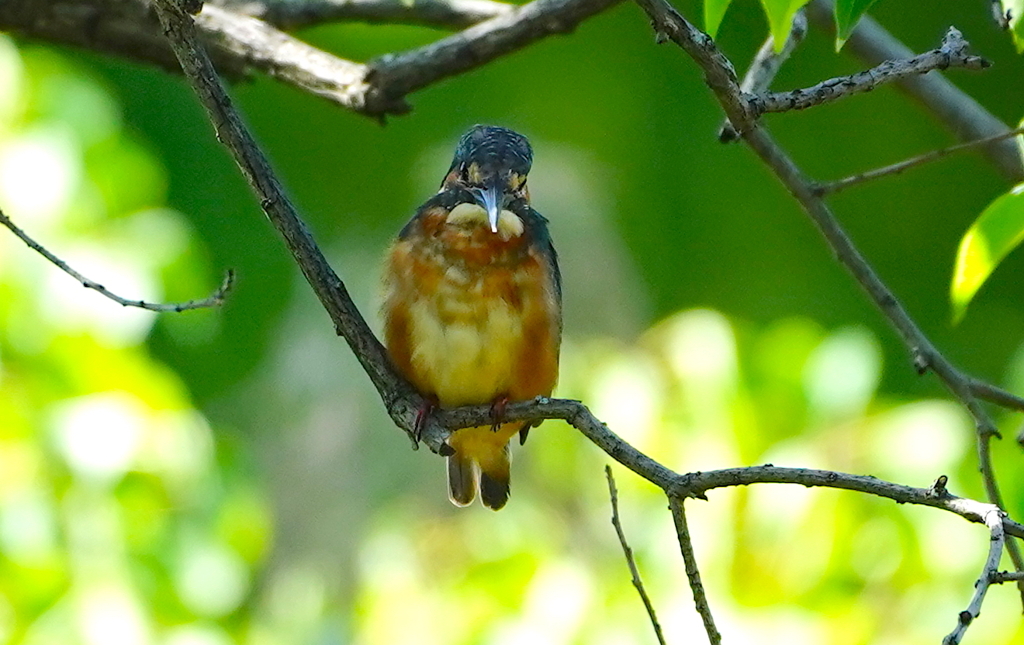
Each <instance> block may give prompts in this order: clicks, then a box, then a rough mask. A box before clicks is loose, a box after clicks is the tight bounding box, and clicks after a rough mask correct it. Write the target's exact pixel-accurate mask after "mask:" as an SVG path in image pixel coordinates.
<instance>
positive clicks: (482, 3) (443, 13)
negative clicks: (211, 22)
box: [215, 0, 516, 29]
mask: <svg viewBox="0 0 1024 645" xmlns="http://www.w3.org/2000/svg"><path fill="white" fill-rule="evenodd" d="M215 4H218V5H221V6H223V7H224V8H225V9H230V10H232V11H235V12H237V13H241V14H246V15H249V16H252V17H254V18H259V19H260V20H264V21H266V22H269V23H270V24H272V25H274V26H275V27H278V28H280V29H297V28H301V27H310V26H313V25H321V24H326V23H331V22H342V21H353V20H358V21H362V22H372V23H388V24H408V25H427V26H430V27H440V28H445V29H464V28H465V27H469V26H470V25H475V24H477V23H479V22H483V21H484V20H489V19H491V18H494V17H497V16H503V15H505V14H507V13H510V12H511V11H512V10H513V9H515V7H516V5H513V4H507V3H504V2H493V1H492V0H414V1H413V2H409V1H407V0H300V1H298V2H296V1H295V0H217V2H215Z"/></svg>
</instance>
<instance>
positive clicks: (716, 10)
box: [704, 0, 732, 38]
mask: <svg viewBox="0 0 1024 645" xmlns="http://www.w3.org/2000/svg"><path fill="white" fill-rule="evenodd" d="M731 1H732V0H704V30H705V31H706V32H708V34H709V35H710V36H711V37H712V38H714V37H715V36H716V35H717V34H718V28H719V27H720V26H721V25H722V18H725V12H726V10H727V9H728V8H729V3H730V2H731Z"/></svg>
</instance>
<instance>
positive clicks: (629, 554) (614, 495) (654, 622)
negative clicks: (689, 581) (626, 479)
mask: <svg viewBox="0 0 1024 645" xmlns="http://www.w3.org/2000/svg"><path fill="white" fill-rule="evenodd" d="M604 474H605V477H606V478H607V479H608V497H610V498H611V502H612V526H613V527H615V535H617V536H618V538H619V546H621V547H622V553H623V555H625V556H626V565H627V566H628V567H629V573H630V575H631V576H632V582H633V587H634V588H636V592H637V593H638V594H640V600H641V601H642V602H643V603H644V609H646V610H647V617H648V618H649V619H650V620H651V626H652V627H654V636H655V637H656V638H657V639H658V643H659V644H660V645H665V635H664V634H662V633H661V625H660V624H658V616H657V614H655V612H654V605H652V604H651V599H650V598H649V597H648V596H647V590H646V589H644V583H643V581H642V580H641V579H640V570H639V569H637V566H636V560H635V559H634V558H633V549H631V548H629V543H628V542H626V534H625V532H624V531H623V530H622V522H621V521H619V490H618V489H617V488H616V487H615V477H614V476H612V467H611V466H605V467H604Z"/></svg>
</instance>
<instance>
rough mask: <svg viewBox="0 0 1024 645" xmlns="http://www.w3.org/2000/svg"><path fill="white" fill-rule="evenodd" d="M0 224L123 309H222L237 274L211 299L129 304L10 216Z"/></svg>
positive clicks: (230, 274) (229, 276)
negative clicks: (57, 253)
mask: <svg viewBox="0 0 1024 645" xmlns="http://www.w3.org/2000/svg"><path fill="white" fill-rule="evenodd" d="M0 224H3V225H4V226H6V227H7V228H8V229H10V231H11V232H12V233H14V235H16V236H17V237H18V239H20V240H21V241H22V242H24V243H25V245H26V246H28V248H30V249H32V250H33V251H35V252H36V253H38V254H39V255H41V256H43V257H44V258H46V259H47V260H49V261H50V263H52V264H54V265H55V266H56V267H57V268H58V269H60V270H61V271H63V272H64V273H66V274H68V275H69V276H71V277H72V278H74V279H75V280H77V281H78V282H79V283H81V285H82V286H83V287H85V288H86V289H92V290H93V291H96V292H99V293H100V294H102V295H104V296H106V297H107V298H109V299H111V300H113V301H114V302H116V303H117V304H119V305H121V306H122V307H137V308H139V309H146V310H148V311H156V312H162V313H166V312H176V313H180V312H182V311H189V310H192V309H209V308H211V307H219V306H221V305H222V304H224V299H225V298H226V297H227V295H228V293H229V292H230V291H231V287H232V286H233V285H234V281H235V272H234V271H231V270H230V269H229V270H228V272H227V275H226V276H225V277H224V282H223V283H221V285H220V287H218V288H217V290H216V291H214V292H213V293H211V294H210V295H209V296H207V297H205V298H203V299H202V300H189V301H188V302H169V303H164V304H161V303H155V302H146V301H145V300H129V299H128V298H122V297H121V296H119V295H117V294H116V293H114V292H112V291H110V290H109V289H107V288H106V287H104V286H103V285H102V284H100V283H98V282H95V281H93V280H90V279H89V278H87V277H85V276H84V275H82V274H81V273H79V272H78V271H75V270H74V269H72V268H71V267H70V266H68V263H67V262H65V261H64V260H61V259H60V258H59V257H57V256H56V255H54V254H53V253H51V252H50V251H49V250H47V249H46V247H44V246H43V245H42V244H40V243H39V242H36V241H35V240H34V239H32V238H31V237H29V235H28V233H26V232H25V231H23V230H21V229H20V228H18V226H17V225H15V223H14V222H12V221H11V219H10V218H9V217H7V215H5V214H4V213H3V212H2V211H0Z"/></svg>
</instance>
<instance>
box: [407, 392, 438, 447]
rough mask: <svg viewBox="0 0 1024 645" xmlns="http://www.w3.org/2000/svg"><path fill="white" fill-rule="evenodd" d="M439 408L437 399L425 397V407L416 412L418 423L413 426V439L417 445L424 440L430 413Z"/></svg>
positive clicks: (422, 406)
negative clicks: (424, 431)
mask: <svg viewBox="0 0 1024 645" xmlns="http://www.w3.org/2000/svg"><path fill="white" fill-rule="evenodd" d="M436 407H437V399H436V398H434V397H432V396H430V397H424V399H423V405H421V406H420V409H419V410H417V411H416V423H414V424H413V426H412V438H413V440H414V441H415V442H416V443H419V442H420V439H422V438H423V430H424V428H426V427H427V419H428V418H430V413H431V412H433V411H434V408H436Z"/></svg>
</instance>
